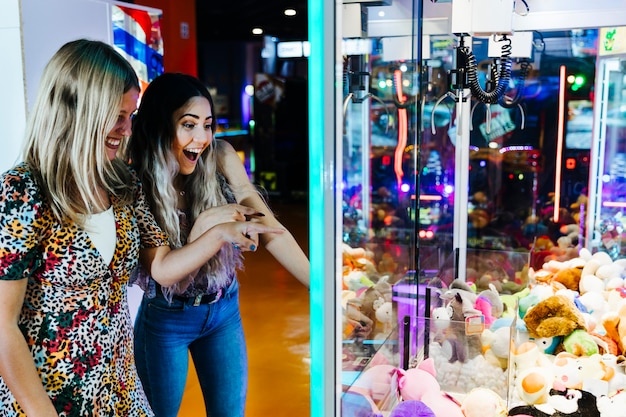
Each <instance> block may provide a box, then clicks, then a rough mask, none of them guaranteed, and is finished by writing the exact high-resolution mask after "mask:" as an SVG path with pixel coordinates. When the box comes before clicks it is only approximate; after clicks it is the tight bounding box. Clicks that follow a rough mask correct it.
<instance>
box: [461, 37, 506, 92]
mask: <svg viewBox="0 0 626 417" xmlns="http://www.w3.org/2000/svg"><path fill="white" fill-rule="evenodd" d="M501 42H504V44H503V45H502V57H501V58H500V72H499V75H498V76H497V77H496V78H497V79H496V80H493V84H494V85H495V88H493V90H490V91H485V90H483V88H482V87H481V85H480V83H479V82H478V74H477V69H476V67H477V65H476V57H475V56H474V53H473V52H472V51H470V50H469V48H468V47H459V50H460V52H461V53H462V54H463V55H464V56H465V62H466V66H465V71H466V73H467V82H468V84H469V88H470V91H471V92H472V95H473V96H474V97H475V98H476V99H477V100H478V101H480V102H482V103H486V104H496V103H497V102H498V100H499V99H500V98H501V97H502V96H503V95H504V92H505V91H506V89H507V87H508V85H509V81H510V79H511V60H510V56H511V40H510V39H509V38H507V37H506V35H505V36H503V37H502V39H501ZM494 74H496V73H495V72H494Z"/></svg>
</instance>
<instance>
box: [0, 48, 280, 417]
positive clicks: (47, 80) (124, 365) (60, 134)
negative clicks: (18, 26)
mask: <svg viewBox="0 0 626 417" xmlns="http://www.w3.org/2000/svg"><path fill="white" fill-rule="evenodd" d="M138 96H139V83H138V80H137V77H136V75H135V73H134V71H133V69H132V68H131V67H130V65H129V64H128V63H127V62H126V61H125V60H124V59H123V58H122V57H121V56H120V55H119V54H118V53H117V52H115V50H114V49H113V48H112V47H110V46H108V45H107V44H104V43H102V42H98V41H91V40H77V41H72V42H69V43H67V44H65V45H64V46H62V47H61V48H60V49H59V51H57V52H56V54H55V55H54V56H53V57H52V59H51V60H50V62H49V63H48V65H47V66H46V68H45V69H44V72H43V76H42V79H41V87H40V90H39V94H38V97H37V100H36V102H35V103H34V106H33V109H32V112H31V115H30V118H29V121H28V124H27V129H26V140H25V150H24V155H23V158H24V160H23V162H22V163H20V164H18V165H16V166H15V167H14V168H12V169H10V170H9V171H7V172H5V173H4V174H3V175H2V176H1V177H0V416H3V417H4V416H25V415H27V416H55V417H56V416H132V417H137V416H152V415H153V413H152V411H151V409H150V406H149V404H148V401H147V400H146V397H145V394H144V391H143V388H142V385H141V383H140V380H139V378H138V376H137V371H136V367H135V362H134V357H133V343H132V326H131V323H130V314H129V310H128V305H127V301H126V290H127V282H128V279H129V275H130V272H131V270H132V269H133V268H134V267H135V266H136V264H137V260H138V258H139V256H140V254H141V258H142V261H144V262H145V267H146V268H147V269H148V270H149V271H151V273H152V274H153V275H154V276H155V277H160V276H161V274H163V275H164V276H166V277H167V279H165V281H164V282H166V283H169V284H171V283H175V282H176V281H177V280H179V279H182V278H184V277H186V276H187V275H188V274H189V273H190V272H192V271H193V270H195V269H197V268H199V267H200V266H201V265H202V264H203V263H204V261H206V259H209V258H210V257H211V256H212V255H214V254H215V253H216V252H217V251H218V250H219V248H220V247H221V246H222V245H223V244H224V243H225V242H228V245H229V246H230V245H231V242H234V244H236V245H238V246H239V247H240V248H241V249H242V250H248V249H251V246H252V245H255V242H256V241H255V240H254V239H250V238H248V237H247V236H251V237H254V236H256V234H257V233H260V232H276V233H280V232H281V231H280V229H277V228H264V227H262V226H260V225H252V224H246V223H231V224H230V225H220V226H219V227H215V228H212V229H211V230H208V231H206V232H205V233H201V232H202V231H198V232H197V234H198V239H197V240H196V241H195V242H194V244H190V245H187V246H186V247H185V248H183V249H179V250H170V248H169V246H168V237H167V235H166V234H165V233H164V232H163V231H162V230H161V228H160V227H159V226H158V225H157V223H156V222H155V220H154V218H153V217H152V215H151V214H150V211H149V209H148V205H147V203H146V201H145V197H144V194H143V191H142V188H141V185H140V183H139V181H138V179H137V177H136V176H135V174H134V173H133V172H132V171H131V170H130V169H129V168H128V167H127V165H126V164H125V163H123V162H122V161H121V160H119V159H117V157H116V156H117V152H118V149H119V147H120V146H121V145H123V143H124V140H125V139H126V137H127V136H129V135H130V133H131V131H130V129H131V116H132V115H133V114H134V112H135V111H136V107H137V98H138Z"/></svg>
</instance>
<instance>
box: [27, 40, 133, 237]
mask: <svg viewBox="0 0 626 417" xmlns="http://www.w3.org/2000/svg"><path fill="white" fill-rule="evenodd" d="M133 88H135V89H137V91H140V87H139V81H138V79H137V75H136V74H135V72H134V70H133V69H132V67H131V66H130V64H129V63H128V62H127V61H126V60H125V59H124V58H123V57H122V56H121V55H120V54H119V53H117V52H116V51H115V50H114V49H113V48H112V47H111V46H110V45H107V44H105V43H103V42H100V41H93V40H86V39H79V40H75V41H72V42H68V43H66V44H65V45H63V46H62V47H61V48H60V49H59V50H58V51H57V52H56V53H55V54H54V56H53V57H52V59H51V60H50V61H49V62H48V64H47V65H46V67H45V69H44V72H43V75H42V78H41V84H40V88H39V92H38V95H37V99H36V101H35V103H34V105H33V108H32V111H31V113H30V115H29V119H28V123H27V126H26V138H25V145H24V151H23V155H24V162H25V163H26V164H27V165H28V167H29V169H30V170H31V171H32V172H33V175H34V176H35V178H36V180H37V182H38V183H39V186H40V188H41V190H42V192H43V193H44V194H45V195H46V197H47V198H48V199H49V201H50V203H51V207H52V211H53V212H54V214H55V216H56V217H57V218H58V219H59V221H62V222H66V221H68V220H72V221H74V222H76V223H78V224H79V225H82V224H83V221H82V216H81V215H82V214H89V213H92V209H93V208H95V207H97V206H98V204H99V202H100V201H99V199H98V196H97V194H96V192H97V190H98V188H99V187H101V188H103V189H104V190H105V191H106V192H107V193H108V194H109V195H113V196H115V197H116V198H118V199H119V200H120V203H122V204H127V203H129V202H131V201H132V199H133V188H132V187H131V186H129V184H133V182H132V181H131V173H130V170H129V169H128V167H127V166H126V164H124V163H123V162H122V161H121V160H113V161H109V159H108V158H107V156H106V152H105V145H104V143H105V139H106V136H107V134H108V133H109V131H110V130H111V129H113V127H114V125H115V123H116V121H117V118H118V115H119V108H120V106H121V103H122V98H123V95H124V94H125V93H126V92H128V91H129V90H131V89H133Z"/></svg>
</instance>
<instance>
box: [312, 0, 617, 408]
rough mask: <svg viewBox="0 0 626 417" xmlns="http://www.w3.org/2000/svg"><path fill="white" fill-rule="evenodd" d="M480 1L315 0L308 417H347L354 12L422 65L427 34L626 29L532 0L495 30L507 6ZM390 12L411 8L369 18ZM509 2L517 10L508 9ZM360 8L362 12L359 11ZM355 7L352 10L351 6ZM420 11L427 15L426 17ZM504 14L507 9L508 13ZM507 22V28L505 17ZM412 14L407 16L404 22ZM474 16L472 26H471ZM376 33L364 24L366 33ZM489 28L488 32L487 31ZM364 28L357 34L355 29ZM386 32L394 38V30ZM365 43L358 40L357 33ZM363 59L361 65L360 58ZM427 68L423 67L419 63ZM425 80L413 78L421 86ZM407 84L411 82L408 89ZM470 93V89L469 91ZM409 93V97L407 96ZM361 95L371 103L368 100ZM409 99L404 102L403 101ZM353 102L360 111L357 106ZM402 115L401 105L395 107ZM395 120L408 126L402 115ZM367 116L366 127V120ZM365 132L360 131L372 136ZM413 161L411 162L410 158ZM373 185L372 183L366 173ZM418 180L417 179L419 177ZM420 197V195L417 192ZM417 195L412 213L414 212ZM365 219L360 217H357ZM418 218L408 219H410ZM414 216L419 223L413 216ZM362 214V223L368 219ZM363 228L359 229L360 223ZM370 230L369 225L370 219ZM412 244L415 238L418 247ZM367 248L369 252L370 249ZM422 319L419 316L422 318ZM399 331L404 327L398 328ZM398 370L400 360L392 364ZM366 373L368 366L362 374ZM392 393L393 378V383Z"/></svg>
mask: <svg viewBox="0 0 626 417" xmlns="http://www.w3.org/2000/svg"><path fill="white" fill-rule="evenodd" d="M487 3H488V4H489V6H490V7H486V6H485V5H484V4H485V2H482V3H481V4H479V3H478V2H477V1H467V0H453V1H452V2H449V1H440V2H436V1H426V0H425V1H419V0H415V1H411V0H407V1H406V2H401V1H394V2H393V3H392V4H387V3H386V2H385V3H381V2H378V3H374V2H368V1H362V2H360V3H355V2H352V1H344V2H343V4H342V3H341V2H340V3H338V4H336V3H335V2H334V1H331V0H310V1H309V8H308V10H309V40H310V43H311V55H310V59H309V126H310V127H309V129H310V143H311V145H310V149H309V152H310V153H309V156H310V160H309V161H310V167H311V171H310V180H309V181H310V183H309V190H310V193H311V197H312V198H311V199H310V232H311V233H310V239H311V245H310V248H311V249H310V258H311V399H312V401H311V416H314V417H318V416H320V417H321V416H324V417H327V416H340V415H341V416H346V417H347V416H348V415H349V413H345V412H343V411H342V405H343V404H342V400H343V398H344V393H345V385H346V384H345V378H344V377H345V372H344V369H343V368H342V362H343V359H344V358H342V356H343V355H344V354H345V352H344V350H343V348H344V347H345V345H346V343H345V341H346V340H345V338H344V336H345V333H344V332H345V325H344V324H345V323H344V321H343V320H344V318H345V316H344V312H343V310H344V308H345V306H344V304H342V299H341V293H342V286H343V284H344V269H343V266H344V262H345V256H344V249H345V246H344V244H343V237H344V232H345V229H344V226H345V212H344V206H343V203H344V197H345V195H344V193H345V191H346V190H345V187H344V182H343V179H344V176H345V164H344V160H345V155H346V149H344V147H345V141H344V138H345V135H344V132H345V126H346V117H345V114H346V113H345V111H344V106H345V104H344V103H345V98H346V94H345V93H346V91H347V90H346V87H347V86H346V84H345V81H346V72H345V55H346V54H345V49H344V48H345V42H344V40H345V39H344V38H345V36H344V35H345V32H344V30H345V29H347V27H346V25H348V24H350V21H352V22H353V20H351V19H349V18H350V17H352V18H353V17H354V16H353V15H354V14H355V13H356V15H357V17H358V19H357V20H358V21H359V22H367V24H365V23H363V24H362V25H361V26H360V28H358V26H359V25H358V24H357V28H358V29H360V30H361V31H362V32H363V33H365V34H366V35H367V36H383V35H384V33H383V35H373V33H374V32H376V30H378V29H379V28H381V27H387V28H392V29H391V30H392V31H393V32H394V33H392V34H391V36H394V37H395V36H403V35H404V36H411V37H412V41H411V42H410V47H409V49H410V52H409V54H410V56H411V59H413V60H415V59H417V58H419V57H420V54H421V53H422V48H423V45H422V34H424V33H426V34H428V31H429V30H432V33H442V32H439V31H441V30H442V29H443V33H448V34H451V35H453V34H457V33H458V34H460V35H467V36H473V35H476V34H484V33H495V32H499V31H504V32H513V33H514V32H518V31H519V32H523V31H533V30H546V31H549V30H565V29H570V28H573V27H575V28H591V27H593V28H597V27H607V26H619V24H620V23H621V22H626V10H623V8H619V7H618V6H619V5H615V4H604V3H602V4H600V3H594V4H589V2H587V1H583V0H575V1H571V0H560V1H553V2H549V3H547V2H544V1H541V0H526V1H523V2H522V3H523V4H524V5H526V6H527V10H526V12H525V13H513V11H508V10H507V11H506V12H505V13H506V16H507V18H506V19H499V23H505V25H506V26H507V28H504V29H501V28H496V29H494V28H493V26H491V24H492V23H493V19H490V18H488V17H492V16H493V13H491V11H492V10H491V8H492V7H493V8H495V7H497V6H500V5H499V4H496V1H490V2H487ZM381 4H382V7H389V9H388V10H389V11H390V12H393V9H394V8H395V9H397V8H399V7H400V8H401V7H403V6H404V7H405V9H404V15H403V16H402V17H399V18H395V17H392V16H393V13H391V14H390V17H389V18H382V19H374V18H373V17H371V16H370V18H368V17H367V11H368V9H369V10H370V11H371V10H372V7H377V6H381ZM508 4H511V3H508ZM354 5H357V6H358V7H357V8H356V9H354V8H353V7H354ZM346 6H349V7H346ZM422 13H423V18H422ZM503 13H504V12H503ZM509 15H510V23H509V22H508V21H509V19H508V16H509ZM407 16H409V17H408V18H407ZM468 16H472V19H468ZM369 23H371V26H370V27H369V28H367V27H364V26H368V25H369ZM483 25H484V26H483ZM358 29H357V31H358ZM387 34H389V33H387ZM357 37H358V36H357ZM358 55H362V57H361V58H363V59H368V58H369V57H368V55H369V52H368V53H363V54H361V53H359V54H358ZM356 61H357V62H358V61H359V60H358V59H357V60H356ZM417 62H418V63H419V62H420V61H419V60H418V61H417ZM353 69H354V71H353V72H354V73H356V74H358V73H360V72H366V70H367V67H365V66H360V64H358V65H356V68H353ZM420 80H421V78H420V76H416V77H415V78H413V82H416V81H417V84H418V85H420ZM409 84H410V82H409ZM462 87H465V86H462ZM404 94H405V95H406V94H407V93H406V92H404ZM469 94H470V91H469V88H467V89H466V88H462V89H459V91H458V94H456V97H457V98H460V99H459V100H456V107H457V108H456V115H457V116H456V117H457V120H456V124H457V126H460V127H461V129H457V138H456V149H457V151H456V157H455V158H456V164H455V166H456V173H455V187H456V189H457V190H463V189H466V188H467V169H468V164H469V155H468V152H469V146H468V145H469V139H468V134H469V130H468V129H466V128H465V127H467V126H469V116H470V113H471V108H470V103H469V100H464V99H463V98H465V97H469ZM365 95H367V91H365ZM398 96H399V97H398V98H399V99H400V100H399V101H400V104H402V103H403V94H402V93H401V94H398ZM362 98H364V97H362ZM406 99H407V98H404V100H406ZM371 103H372V100H367V99H363V100H362V102H361V103H360V104H359V105H360V106H370V105H371ZM355 105H356V104H355ZM398 108H401V106H400V107H398ZM418 114H419V112H418V111H413V110H412V111H410V112H409V114H408V115H407V117H408V119H407V120H406V123H407V124H406V125H403V126H404V127H403V128H406V126H411V125H413V126H415V125H418V123H417V118H418ZM397 117H398V120H400V119H401V117H400V116H397ZM365 119H366V118H363V119H361V120H365ZM368 129H369V127H364V129H363V132H366V133H367V132H368ZM368 140H369V138H368V137H367V136H364V137H363V141H364V142H363V144H364V148H363V149H364V150H363V151H362V152H365V147H368V149H369V142H368ZM408 140H409V143H408V144H409V145H410V144H411V142H413V143H415V142H416V141H417V142H419V133H417V137H412V136H411V135H408ZM412 157H413V156H411V155H409V159H410V158H412ZM362 178H364V179H365V180H367V176H365V175H364V176H362ZM416 181H417V180H416ZM362 186H363V187H362V188H363V189H365V190H369V186H370V184H369V183H367V181H365V183H364V184H362ZM414 190H415V188H414ZM418 199H419V196H415V198H414V200H413V205H411V206H409V212H410V211H411V210H412V213H413V216H414V213H415V208H416V206H415V203H414V202H415V201H416V200H418ZM467 201H468V196H467V194H466V193H463V192H458V193H455V201H454V248H455V250H456V252H457V256H458V260H457V269H458V271H460V272H461V277H462V278H463V276H462V274H463V272H462V271H464V270H465V259H464V257H465V254H466V252H467V241H466V238H467V235H466V229H467ZM360 215H361V216H363V213H360ZM409 218H411V216H409ZM414 218H415V217H412V219H414ZM362 219H364V217H361V220H362ZM356 224H357V225H358V224H359V222H358V221H357V222H356ZM364 224H367V222H365V223H364ZM414 242H415V239H414V238H412V239H410V244H412V245H413V244H414ZM368 248H369V247H367V246H366V247H365V248H364V249H368ZM417 250H418V248H417V247H410V248H409V251H408V254H407V255H406V259H404V260H403V261H402V262H403V267H404V268H405V269H406V272H409V271H410V268H411V267H414V266H415V265H414V264H415V263H416V262H415V261H416V258H417V256H414V255H416V253H415V252H416V251H417ZM415 315H416V316H417V315H418V312H417V311H415ZM396 330H397V329H396ZM381 344H382V345H384V346H392V347H393V346H395V349H396V350H393V349H392V350H391V352H392V357H393V358H395V360H396V362H397V356H394V355H397V353H398V351H397V349H398V348H399V347H398V335H397V333H395V334H394V333H393V332H391V333H390V334H389V335H388V338H386V339H384V342H383V343H381ZM392 365H394V366H398V365H399V363H392ZM365 369H366V368H364V369H362V370H365ZM391 386H393V381H391Z"/></svg>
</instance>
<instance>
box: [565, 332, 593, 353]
mask: <svg viewBox="0 0 626 417" xmlns="http://www.w3.org/2000/svg"><path fill="white" fill-rule="evenodd" d="M563 347H564V348H565V351H566V352H569V353H572V354H574V355H576V356H591V355H595V354H598V353H600V350H599V349H598V344H597V343H596V340H595V339H594V338H593V337H592V336H591V335H590V334H589V333H587V331H586V330H581V329H576V330H574V331H573V332H571V333H570V334H568V335H567V336H565V337H564V338H563Z"/></svg>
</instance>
